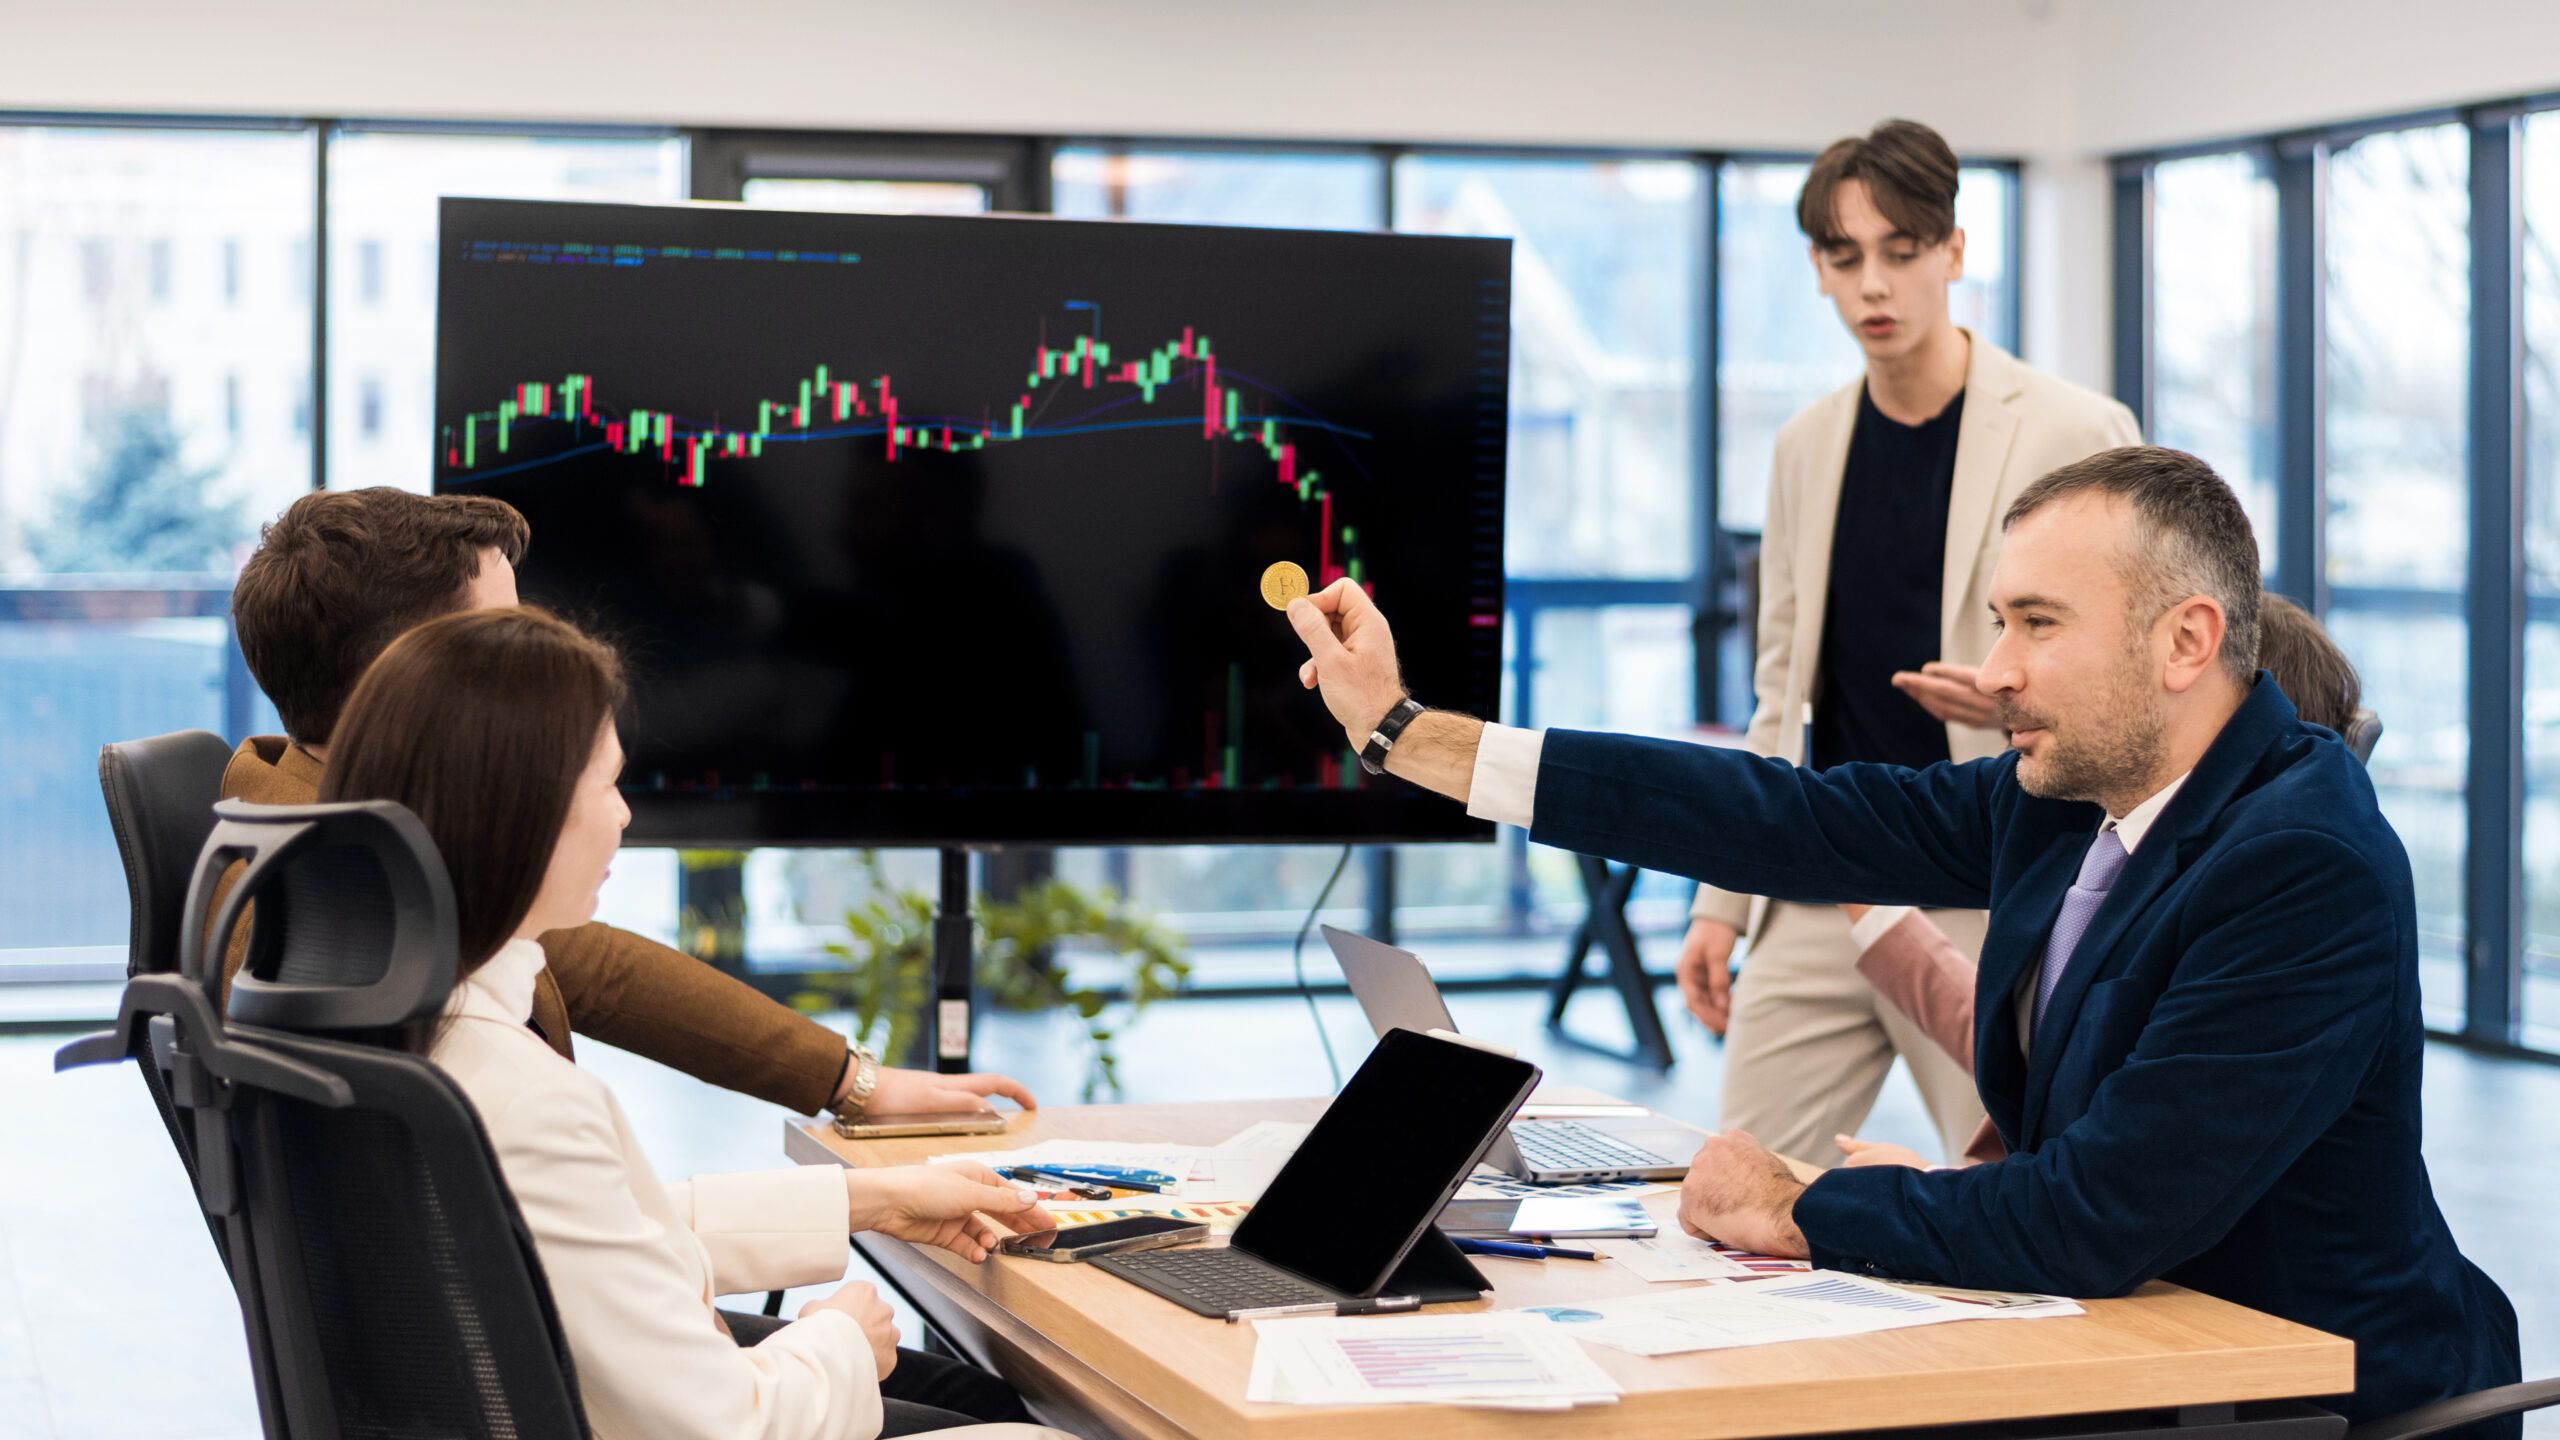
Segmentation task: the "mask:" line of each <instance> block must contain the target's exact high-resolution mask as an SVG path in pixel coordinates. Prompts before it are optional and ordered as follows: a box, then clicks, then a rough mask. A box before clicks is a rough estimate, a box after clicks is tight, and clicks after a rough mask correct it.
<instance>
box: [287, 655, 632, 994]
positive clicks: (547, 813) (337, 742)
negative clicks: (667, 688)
mask: <svg viewBox="0 0 2560 1440" xmlns="http://www.w3.org/2000/svg"><path fill="white" fill-rule="evenodd" d="M622 695H623V686H622V663H621V661H620V660H619V659H617V658H616V657H615V655H614V653H613V651H612V650H611V649H610V648H608V647H606V646H605V645H604V644H602V643H601V642H599V641H597V640H594V639H592V638H590V637H589V636H587V635H586V634H584V633H583V632H581V631H580V630H579V629H578V628H577V627H576V626H574V625H571V624H569V623H568V622H567V621H565V620H561V619H559V618H557V617H555V616H553V615H552V614H551V613H550V612H548V611H545V610H540V609H536V608H535V607H533V606H530V605H516V606H509V607H506V608H503V609H494V610H467V611H464V612H462V613H460V614H455V615H447V616H445V617H443V618H442V619H439V620H430V621H428V622H427V623H426V624H424V625H421V626H419V627H418V628H416V629H414V630H411V631H410V632H408V633H407V634H405V635H403V636H401V637H400V638H399V639H397V640H395V641H393V642H392V643H391V646H390V648H389V649H386V650H384V651H383V652H382V655H381V658H379V659H377V660H375V661H374V662H373V664H372V665H371V666H370V667H368V668H367V669H366V670H365V672H364V678H363V679H361V680H359V681H357V682H356V688H355V692H354V693H353V694H351V695H349V696H348V697H347V704H346V709H345V711H344V712H343V713H341V714H340V716H339V717H338V724H337V728H336V730H335V731H334V732H333V733H332V735H331V738H330V741H329V759H328V768H327V770H326V772H325V773H324V774H323V775H322V777H321V781H320V798H321V800H323V801H334V800H396V801H398V802H400V803H401V804H403V805H406V806H408V807H409V808H410V809H411V810H412V811H414V812H416V814H417V816H418V819H419V820H420V822H422V823H423V824H425V826H426V827H427V834H429V835H430V836H432V837H434V839H435V842H436V848H437V849H438V850H439V851H441V852H443V855H444V868H445V873H446V874H447V875H449V876H451V877H452V879H453V898H454V904H455V908H456V910H457V911H458V912H459V919H460V921H461V932H462V934H461V941H462V944H461V954H460V956H459V957H458V958H459V962H460V964H459V971H458V973H459V974H462V975H468V974H470V973H471V972H472V971H474V970H477V969H479V968H480V967H481V966H482V965H484V964H486V963H488V960H489V957H490V956H492V955H494V954H496V953H497V952H498V947H499V946H501V945H504V944H506V943H507V939H508V937H510V936H512V935H514V934H515V932H516V927H517V926H519V925H522V924H523V923H524V917H525V915H526V914H527V913H528V912H530V911H531V910H532V909H533V902H534V897H536V896H537V895H539V894H540V893H541V892H542V877H543V872H544V871H545V870H547V869H548V868H549V867H550V864H551V852H552V851H553V849H555V848H556V847H557V846H558V844H559V841H560V827H561V826H563V825H565V824H566V823H568V818H569V803H570V801H571V799H572V798H573V797H574V796H575V795H576V793H577V788H578V776H579V775H580V774H581V773H582V772H583V771H585V769H586V768H587V761H588V760H589V758H591V757H592V756H593V755H594V753H595V746H596V736H597V733H598V731H599V730H600V729H601V728H602V727H603V725H604V723H605V721H606V720H607V718H609V717H610V716H611V715H612V714H613V712H614V710H615V708H616V707H618V706H619V705H620V704H621V703H622Z"/></svg>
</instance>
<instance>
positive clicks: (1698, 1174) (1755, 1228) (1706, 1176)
mask: <svg viewBox="0 0 2560 1440" xmlns="http://www.w3.org/2000/svg"><path fill="white" fill-rule="evenodd" d="M1803 1193H1804V1182H1803V1181H1801V1180H1798V1179H1797V1178H1796V1177H1795V1172H1794V1171H1792V1170H1789V1169H1788V1168H1787V1162H1785V1161H1783V1160H1781V1159H1779V1158H1778V1157H1777V1156H1775V1155H1772V1154H1770V1153H1769V1152H1768V1151H1767V1150H1766V1149H1764V1148H1762V1147H1761V1144H1760V1142H1759V1141H1757V1140H1754V1139H1752V1138H1751V1137H1750V1135H1748V1134H1746V1133H1744V1132H1743V1131H1740V1130H1727V1131H1726V1132H1724V1133H1723V1134H1721V1135H1710V1136H1708V1137H1707V1143H1706V1144H1704V1145H1701V1146H1699V1147H1698V1154H1697V1157H1696V1158H1695V1159H1693V1160H1691V1161H1690V1162H1689V1177H1688V1178H1687V1179H1685V1180H1683V1181H1681V1182H1680V1228H1681V1229H1683V1230H1686V1231H1688V1232H1689V1233H1690V1234H1692V1235H1695V1236H1696V1237H1698V1238H1699V1239H1701V1240H1721V1241H1723V1242H1724V1243H1725V1244H1727V1245H1730V1246H1732V1247H1734V1248H1735V1249H1737V1250H1748V1251H1750V1252H1752V1253H1753V1254H1756V1255H1783V1256H1788V1257H1790V1258H1793V1259H1797V1260H1809V1259H1811V1258H1812V1257H1813V1249H1812V1247H1811V1246H1809V1245H1807V1244H1806V1243H1805V1239H1804V1232H1803V1231H1801V1230H1798V1229H1797V1228H1796V1221H1795V1208H1796V1197H1797V1196H1798V1195H1801V1194H1803Z"/></svg>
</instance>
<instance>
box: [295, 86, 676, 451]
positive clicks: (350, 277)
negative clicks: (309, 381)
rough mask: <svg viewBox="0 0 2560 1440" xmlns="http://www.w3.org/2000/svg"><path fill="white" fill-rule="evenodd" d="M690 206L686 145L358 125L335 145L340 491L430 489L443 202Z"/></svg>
mask: <svg viewBox="0 0 2560 1440" xmlns="http://www.w3.org/2000/svg"><path fill="white" fill-rule="evenodd" d="M446 195H471V196H485V197H493V198H498V199H510V200H636V201H663V200H681V199H683V198H684V197H685V170H684V142H683V141H682V140H678V139H672V138H663V139H662V138H656V137H646V138H634V139H619V138H601V139H599V138H562V137H555V136H532V135H448V134H411V133H401V132H395V131H347V132H342V133H340V134H338V135H336V136H333V137H332V138H331V140H330V143H329V484H330V486H331V487H332V488H334V489H341V490H351V489H356V488H358V487H361V486H366V485H397V486H400V487H402V488H404V489H409V490H425V489H426V488H428V485H429V481H430V478H431V475H432V470H433V458H434V455H435V413H434V410H435V359H436V357H435V331H436V201H437V199H438V198H439V197H441V196H446Z"/></svg>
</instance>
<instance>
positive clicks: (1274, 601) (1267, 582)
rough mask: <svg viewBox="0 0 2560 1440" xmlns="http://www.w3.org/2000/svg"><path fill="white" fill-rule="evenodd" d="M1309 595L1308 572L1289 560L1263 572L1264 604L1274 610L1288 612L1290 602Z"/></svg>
mask: <svg viewBox="0 0 2560 1440" xmlns="http://www.w3.org/2000/svg"><path fill="white" fill-rule="evenodd" d="M1306 593H1307V572H1306V571H1304V570H1301V569H1299V568H1298V567H1297V566H1296V565H1294V564H1292V563H1291V562H1289V561H1287V560H1283V561H1281V562H1280V563H1279V564H1277V565H1274V566H1272V567H1271V568H1270V569H1268V570H1265V571H1263V572H1262V602H1263V603H1264V604H1266V605H1268V606H1270V607H1271V608H1272V609H1274V610H1286V609H1288V608H1289V602H1290V601H1292V600H1295V599H1297V598H1298V597H1299V596H1301V595H1304V594H1306Z"/></svg>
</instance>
